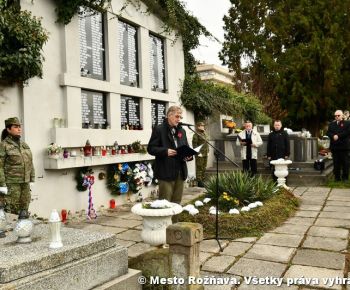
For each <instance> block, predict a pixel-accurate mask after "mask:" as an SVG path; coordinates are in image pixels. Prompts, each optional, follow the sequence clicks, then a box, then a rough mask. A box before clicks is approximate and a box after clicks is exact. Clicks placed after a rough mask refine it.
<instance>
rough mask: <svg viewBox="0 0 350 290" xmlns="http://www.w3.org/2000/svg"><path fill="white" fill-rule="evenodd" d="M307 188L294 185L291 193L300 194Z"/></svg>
mask: <svg viewBox="0 0 350 290" xmlns="http://www.w3.org/2000/svg"><path fill="white" fill-rule="evenodd" d="M306 190H307V187H302V186H301V187H296V188H295V189H294V190H293V194H294V195H296V196H301V195H302V194H303V193H304V192H305V191H306Z"/></svg>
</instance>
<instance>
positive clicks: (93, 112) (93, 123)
mask: <svg viewBox="0 0 350 290" xmlns="http://www.w3.org/2000/svg"><path fill="white" fill-rule="evenodd" d="M81 110H82V112H81V115H82V127H83V128H85V129H87V128H95V129H105V128H107V112H106V96H105V95H104V94H103V93H100V92H92V91H86V90H82V91H81Z"/></svg>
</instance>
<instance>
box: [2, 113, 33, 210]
mask: <svg viewBox="0 0 350 290" xmlns="http://www.w3.org/2000/svg"><path fill="white" fill-rule="evenodd" d="M21 134H22V128H21V123H20V122H19V119H18V118H17V117H13V118H8V119H6V120H5V129H4V130H3V131H2V134H1V143H0V202H2V203H5V211H7V212H10V213H13V214H18V213H19V211H21V210H25V211H26V212H28V208H29V203H30V201H31V189H32V187H33V184H34V179H35V172H34V166H33V157H32V152H31V150H30V148H29V146H28V145H27V144H26V143H25V142H22V141H21Z"/></svg>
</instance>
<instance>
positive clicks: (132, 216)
mask: <svg viewBox="0 0 350 290" xmlns="http://www.w3.org/2000/svg"><path fill="white" fill-rule="evenodd" d="M120 218H121V219H126V220H137V221H142V220H143V218H142V216H139V215H137V214H134V213H132V212H129V213H126V214H124V215H122V216H120Z"/></svg>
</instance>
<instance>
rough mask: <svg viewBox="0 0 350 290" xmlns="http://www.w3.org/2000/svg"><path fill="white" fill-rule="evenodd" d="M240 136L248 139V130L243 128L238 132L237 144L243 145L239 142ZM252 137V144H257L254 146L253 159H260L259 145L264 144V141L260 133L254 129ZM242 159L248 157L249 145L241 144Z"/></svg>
mask: <svg viewBox="0 0 350 290" xmlns="http://www.w3.org/2000/svg"><path fill="white" fill-rule="evenodd" d="M239 138H241V139H242V140H243V139H246V130H243V131H242V132H240V133H239V134H238V138H237V140H236V144H237V145H241V143H240V142H239V141H240V139H239ZM251 138H252V145H255V146H256V147H252V159H258V148H257V147H259V146H261V145H262V144H263V141H262V139H261V137H260V134H259V133H258V132H256V131H252V134H251ZM241 159H242V160H245V159H247V146H241Z"/></svg>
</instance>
